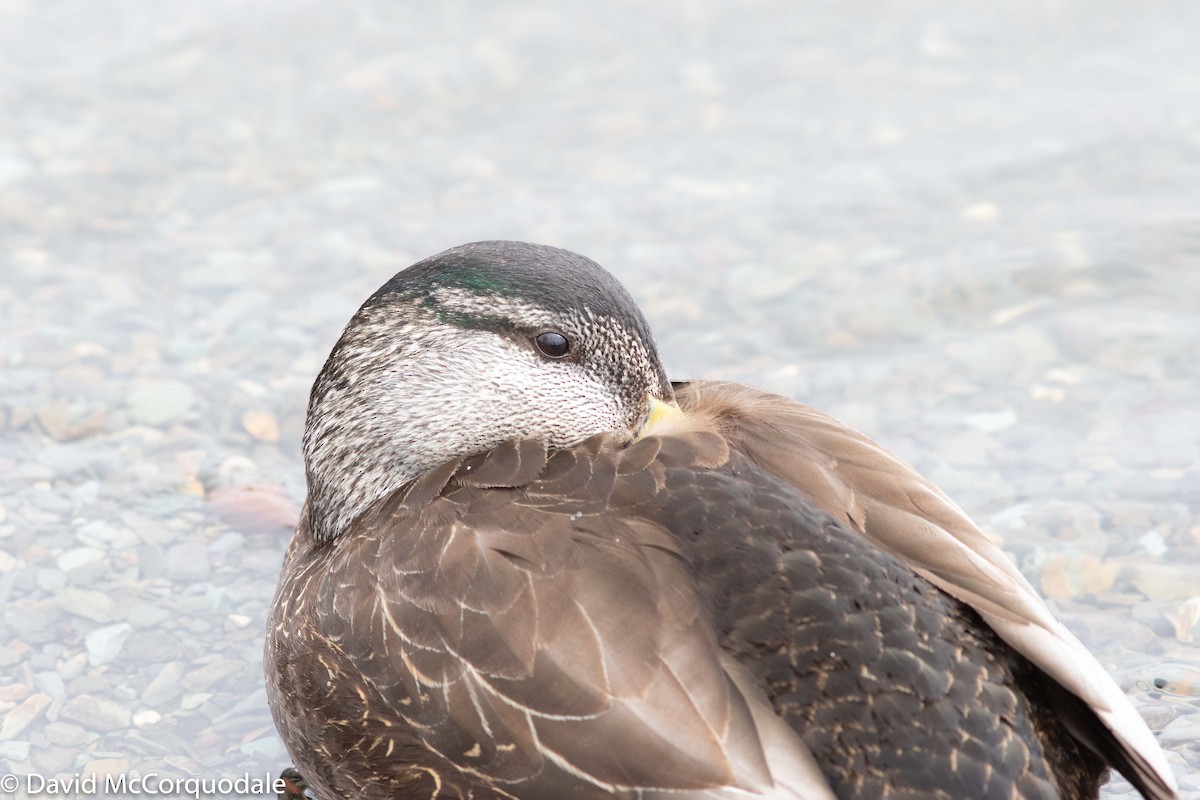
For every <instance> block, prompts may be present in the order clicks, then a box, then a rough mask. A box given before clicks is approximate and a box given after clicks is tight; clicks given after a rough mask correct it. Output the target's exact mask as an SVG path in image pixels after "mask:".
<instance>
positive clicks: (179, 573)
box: [0, 0, 1200, 798]
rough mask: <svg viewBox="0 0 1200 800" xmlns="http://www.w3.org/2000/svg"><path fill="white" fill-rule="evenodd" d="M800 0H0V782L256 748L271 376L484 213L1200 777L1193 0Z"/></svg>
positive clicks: (279, 407) (269, 572) (266, 720)
mask: <svg viewBox="0 0 1200 800" xmlns="http://www.w3.org/2000/svg"><path fill="white" fill-rule="evenodd" d="M796 5H797V4H792V3H754V4H749V5H738V6H733V5H723V4H717V3H675V4H672V3H665V4H664V3H659V4H655V5H654V6H653V7H652V8H651V7H649V6H647V5H638V4H632V3H630V4H620V5H618V6H617V9H618V11H617V12H616V13H614V12H612V11H611V10H609V11H600V10H598V9H596V8H594V7H593V5H592V4H585V3H575V2H571V3H561V4H557V5H555V6H554V7H553V8H541V9H538V8H533V7H531V6H526V5H521V4H508V3H504V4H487V3H478V2H476V3H457V4H446V7H444V8H440V9H437V10H430V9H425V10H421V9H416V8H413V9H405V10H404V11H403V12H400V11H397V10H395V9H396V8H398V6H395V7H393V6H383V5H382V4H381V5H374V4H371V3H365V2H360V3H353V4H350V3H347V4H330V3H315V2H277V1H275V0H270V1H268V0H263V1H262V2H256V3H253V4H242V3H235V2H232V0H216V2H210V3H203V4H197V3H184V2H180V1H179V0H169V1H168V2H163V3H158V4H154V6H153V8H151V6H149V5H147V4H144V3H133V2H128V1H127V2H109V3H103V4H101V3H86V2H79V0H61V1H60V2H54V3H37V2H32V1H31V0H25V1H24V2H22V0H5V1H3V2H0V103H2V107H3V108H4V109H5V111H6V112H7V113H4V114H0V253H2V255H0V271H2V273H3V277H4V280H3V282H2V285H0V319H2V320H3V324H2V328H3V334H2V336H0V432H2V433H0V437H2V439H0V442H2V446H0V598H3V600H4V616H3V623H2V627H0V713H2V714H4V716H3V719H2V721H0V767H2V768H0V772H7V773H12V774H17V775H21V776H27V775H29V774H32V773H36V774H39V775H43V776H46V777H51V776H54V775H56V774H67V775H74V774H76V773H78V774H80V775H84V774H99V775H105V774H112V775H135V774H142V775H145V774H147V773H157V774H158V775H160V776H164V777H168V776H183V775H202V776H205V777H209V778H219V777H225V778H231V777H236V776H239V775H243V774H249V775H251V776H260V775H264V774H270V775H274V774H276V773H277V772H278V770H279V769H280V768H281V767H282V766H283V765H284V764H285V763H286V756H285V755H284V753H283V750H282V748H281V746H280V744H279V741H278V739H277V738H276V736H275V734H274V731H273V727H272V725H271V720H270V717H269V713H268V711H267V709H266V705H265V698H264V694H263V690H262V677H261V642H262V630H263V624H264V619H265V615H266V610H267V607H268V605H269V602H270V598H271V593H272V591H273V589H274V583H275V578H276V575H277V571H278V566H279V562H280V559H281V557H282V553H283V549H284V547H285V546H286V542H287V539H288V536H289V528H290V526H291V525H292V524H293V523H294V520H295V518H296V515H297V513H298V506H299V503H300V501H301V500H302V498H303V491H304V486H303V472H302V469H301V464H300V458H299V446H298V443H299V437H300V434H301V430H302V425H303V415H304V408H305V403H306V399H307V390H308V386H309V384H310V383H311V381H312V378H313V377H314V376H315V374H316V372H317V370H318V369H319V367H320V365H321V363H322V361H323V359H324V357H325V355H326V354H327V352H328V350H329V347H330V346H331V345H332V343H333V341H334V339H335V338H336V336H337V333H338V331H339V330H340V327H341V326H342V325H343V324H344V323H345V321H346V319H347V318H348V317H349V315H350V314H351V313H352V312H353V310H354V309H355V308H356V307H357V305H358V303H359V302H361V301H362V300H363V299H364V298H365V297H366V296H367V295H368V294H369V293H370V292H371V291H373V290H374V289H375V288H376V287H377V286H378V285H379V284H381V283H382V282H383V281H384V280H385V279H386V278H387V277H388V276H390V275H391V274H392V273H393V272H395V271H396V270H397V269H399V268H401V267H403V266H405V265H407V264H408V263H411V262H412V261H414V260H416V259H417V258H419V257H422V256H424V255H428V254H430V253H433V252H436V251H438V250H441V249H443V248H445V247H448V246H451V245H454V244H458V243H460V242H464V241H471V240H476V239H484V238H513V239H525V240H532V241H541V242H545V243H548V244H556V245H560V246H564V247H568V248H571V249H574V250H578V251H581V252H584V253H586V254H587V255H590V256H592V257H593V258H596V259H597V260H599V261H600V262H601V263H603V264H605V265H606V266H608V267H609V268H610V269H611V270H613V271H614V272H615V273H617V274H618V276H619V277H620V278H621V279H622V280H624V281H625V282H626V283H627V285H628V286H629V287H630V289H631V291H632V292H633V294H634V295H635V296H636V297H637V298H638V300H639V301H640V302H641V303H642V305H643V308H644V310H645V311H646V314H647V316H648V317H649V318H650V321H651V323H652V325H653V326H654V328H655V330H656V332H657V335H658V338H659V342H660V345H661V347H662V350H663V352H664V355H665V358H666V361H667V363H668V366H669V368H670V370H671V371H672V373H673V374H674V375H676V376H678V377H685V376H692V377H724V378H731V379H736V380H742V381H747V382H751V383H756V384H758V385H761V386H764V387H767V388H770V389H773V390H776V391H779V392H782V393H785V394H788V395H790V396H793V397H796V398H798V399H801V400H803V401H805V402H807V403H810V404H812V405H815V406H817V407H819V408H822V409H824V410H827V411H830V412H832V413H834V414H835V415H837V416H839V417H841V418H842V419H844V420H845V421H847V422H849V423H851V424H853V425H855V426H856V427H859V428H861V429H862V430H864V431H866V432H868V433H869V434H871V435H872V436H874V437H876V438H877V439H879V440H880V441H882V442H884V443H885V444H887V445H888V446H889V447H891V448H893V449H894V450H896V451H897V452H898V453H899V454H900V455H902V456H904V457H905V458H907V459H909V460H910V461H912V462H913V463H915V464H916V465H917V466H918V467H919V468H920V469H921V470H922V471H924V472H926V473H927V474H928V475H930V476H931V477H933V478H934V479H935V480H936V481H937V482H939V483H940V484H941V485H942V486H943V488H945V489H947V490H948V491H949V492H950V494H951V495H952V496H954V497H955V498H956V499H957V500H958V501H959V503H960V504H961V505H962V506H963V507H964V508H965V509H967V510H968V512H970V513H971V514H972V515H973V516H974V517H975V518H976V519H978V520H979V521H980V522H981V523H982V524H983V525H984V527H985V528H986V529H987V530H988V531H989V532H991V533H994V534H995V535H996V536H997V537H999V538H1000V539H1001V540H1002V541H1003V543H1004V546H1005V548H1006V549H1007V550H1008V551H1009V552H1011V553H1012V555H1013V557H1014V558H1015V559H1016V560H1017V562H1018V563H1019V565H1020V566H1021V568H1022V570H1023V571H1024V572H1025V574H1026V575H1027V576H1029V577H1030V579H1031V580H1032V581H1033V582H1034V584H1035V586H1037V587H1038V588H1039V589H1040V590H1041V591H1043V592H1044V593H1045V594H1046V596H1047V597H1048V598H1049V602H1050V604H1051V605H1052V607H1053V608H1054V609H1055V610H1056V612H1057V613H1058V614H1059V616H1060V617H1061V618H1062V619H1063V620H1064V621H1065V622H1066V623H1067V625H1068V626H1069V627H1070V628H1071V629H1072V630H1073V631H1074V632H1076V633H1077V634H1078V635H1079V636H1080V637H1081V638H1082V639H1083V640H1084V642H1085V643H1087V644H1088V645H1089V646H1090V647H1091V648H1092V649H1093V651H1094V652H1095V653H1096V654H1097V656H1098V657H1099V658H1100V660H1101V661H1102V663H1104V664H1105V665H1106V666H1107V667H1108V668H1109V669H1110V670H1111V671H1112V672H1113V674H1114V675H1115V676H1116V678H1117V680H1118V682H1119V683H1120V684H1121V685H1122V686H1123V687H1125V688H1126V689H1127V690H1128V691H1129V692H1130V694H1131V695H1132V696H1133V698H1134V700H1135V703H1136V704H1137V706H1138V708H1139V710H1141V712H1142V713H1143V714H1144V715H1145V716H1146V718H1147V719H1148V721H1149V722H1150V725H1151V727H1152V728H1153V729H1154V730H1155V731H1156V734H1157V735H1158V736H1159V739H1160V741H1161V742H1162V743H1163V746H1164V748H1165V749H1166V750H1167V751H1168V757H1169V758H1170V760H1171V761H1172V763H1173V765H1174V766H1175V769H1176V771H1177V773H1178V774H1179V775H1180V778H1181V781H1182V783H1183V787H1184V790H1183V793H1182V794H1183V796H1184V797H1188V798H1200V777H1197V773H1200V744H1198V741H1200V713H1197V712H1198V710H1200V647H1198V646H1197V644H1196V643H1195V642H1194V640H1193V639H1194V637H1197V636H1200V518H1198V512H1197V505H1196V503H1197V500H1196V498H1197V497H1198V496H1200V494H1198V490H1200V436H1198V435H1197V433H1198V430H1200V425H1198V422H1200V420H1198V416H1200V412H1198V411H1197V409H1198V408H1200V382H1198V380H1197V378H1198V377H1200V356H1198V355H1197V353H1198V348H1197V346H1196V343H1197V341H1198V340H1200V314H1198V313H1197V306H1198V304H1200V213H1198V212H1197V208H1198V201H1200V195H1198V194H1197V189H1196V187H1197V186H1200V84H1197V83H1196V80H1195V76H1196V75H1197V74H1200V51H1197V50H1196V49H1195V47H1194V35H1193V32H1194V31H1195V30H1197V25H1198V24H1200V6H1197V5H1195V4H1191V3H1187V2H1166V3H1161V4H1156V5H1155V6H1154V7H1153V8H1147V7H1143V6H1141V5H1138V4H1132V3H1121V2H1102V1H1098V2H1089V3H1082V2H1079V3H1058V4H1053V5H1051V6H1046V5H1045V4H1042V3H1033V2H1028V3H1024V2H1018V3H1008V4H1004V9H1005V10H1003V11H1000V10H995V9H993V10H974V11H972V12H971V13H969V14H968V13H966V12H964V11H961V10H959V5H958V4H954V3H949V2H930V3H922V4H919V7H918V6H917V5H915V4H900V3H891V4H877V3H865V2H857V3H841V4H836V5H835V4H827V3H811V4H805V5H804V6H803V7H801V8H797V7H795V6H796ZM2 789H3V787H0V790H2ZM1130 792H1131V790H1130V788H1129V787H1128V785H1127V784H1125V783H1124V782H1123V781H1120V780H1114V781H1113V783H1112V784H1110V786H1109V787H1108V788H1107V789H1106V791H1105V797H1109V798H1117V797H1131V796H1132V795H1131V794H1130ZM0 794H3V792H2V791H0ZM4 796H7V795H4Z"/></svg>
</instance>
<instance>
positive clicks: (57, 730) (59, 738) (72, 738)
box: [44, 720, 88, 747]
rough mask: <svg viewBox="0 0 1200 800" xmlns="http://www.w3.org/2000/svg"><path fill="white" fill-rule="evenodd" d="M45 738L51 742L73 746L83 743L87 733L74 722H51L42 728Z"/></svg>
mask: <svg viewBox="0 0 1200 800" xmlns="http://www.w3.org/2000/svg"><path fill="white" fill-rule="evenodd" d="M44 732H45V734H46V738H47V739H49V740H50V741H51V742H53V743H54V744H57V745H61V746H63V747H75V746H76V745H80V744H83V743H84V742H85V741H87V739H88V733H87V731H85V730H84V729H83V728H81V727H80V726H78V725H75V724H74V723H70V722H62V721H61V720H60V721H58V722H51V723H50V724H49V725H47V726H46V727H45V728H44Z"/></svg>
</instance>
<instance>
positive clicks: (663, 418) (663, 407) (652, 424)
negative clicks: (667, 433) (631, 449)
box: [633, 397, 683, 441]
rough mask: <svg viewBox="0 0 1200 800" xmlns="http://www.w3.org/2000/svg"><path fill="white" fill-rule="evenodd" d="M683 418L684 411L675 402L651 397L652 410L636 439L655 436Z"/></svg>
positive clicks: (648, 413)
mask: <svg viewBox="0 0 1200 800" xmlns="http://www.w3.org/2000/svg"><path fill="white" fill-rule="evenodd" d="M681 419H683V411H682V410H681V409H680V408H679V406H677V405H676V404H675V403H673V402H667V401H666V400H659V399H658V398H657V397H651V398H650V410H649V411H648V412H647V413H646V420H645V421H644V422H643V423H642V426H641V427H640V428H638V430H637V433H636V434H635V435H634V437H633V438H634V441H637V440H638V439H641V438H642V437H643V436H653V435H654V434H655V433H656V432H660V431H661V430H663V429H664V428H667V427H669V426H670V425H671V424H672V423H675V422H677V421H679V420H681Z"/></svg>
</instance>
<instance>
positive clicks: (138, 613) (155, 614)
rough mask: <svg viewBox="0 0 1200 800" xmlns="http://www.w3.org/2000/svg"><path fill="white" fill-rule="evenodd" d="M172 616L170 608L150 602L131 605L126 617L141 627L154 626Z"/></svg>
mask: <svg viewBox="0 0 1200 800" xmlns="http://www.w3.org/2000/svg"><path fill="white" fill-rule="evenodd" d="M170 617H171V610H170V609H168V608H163V607H162V606H153V605H150V604H148V603H139V604H138V605H135V606H130V608H129V611H127V612H126V613H125V619H126V620H128V621H129V622H130V623H132V624H134V625H137V626H138V627H139V628H152V627H154V626H155V625H158V624H159V623H161V622H163V621H164V620H167V619H170Z"/></svg>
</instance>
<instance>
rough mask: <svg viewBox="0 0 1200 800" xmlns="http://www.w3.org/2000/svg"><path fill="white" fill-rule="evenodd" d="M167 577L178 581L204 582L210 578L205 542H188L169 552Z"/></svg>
mask: <svg viewBox="0 0 1200 800" xmlns="http://www.w3.org/2000/svg"><path fill="white" fill-rule="evenodd" d="M166 569H167V576H168V577H169V578H171V579H172V580H176V581H185V582H188V581H202V580H205V579H206V578H208V576H209V574H210V572H211V571H212V570H211V567H210V566H209V563H208V548H207V547H206V546H205V545H204V543H203V542H195V541H187V542H180V543H179V544H176V545H172V546H171V547H170V549H168V550H167V560H166Z"/></svg>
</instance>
